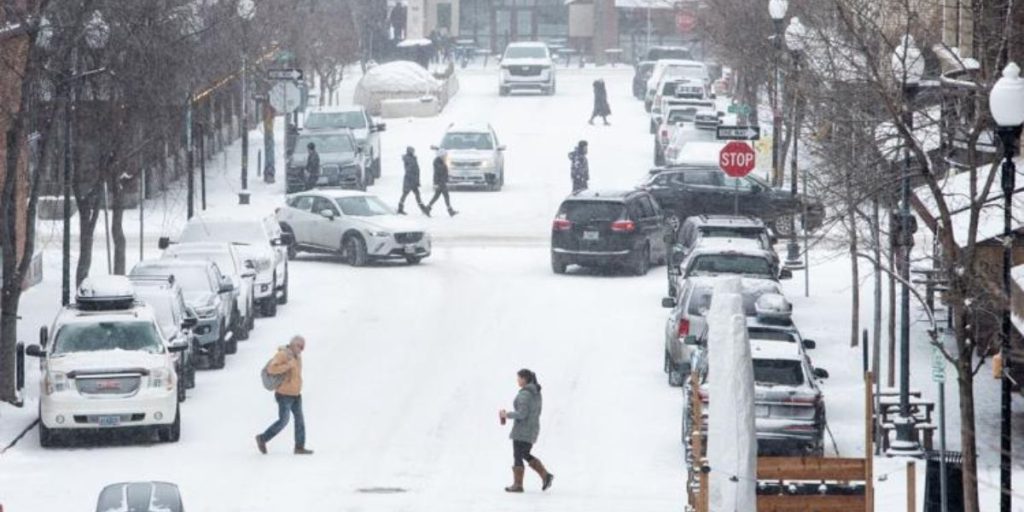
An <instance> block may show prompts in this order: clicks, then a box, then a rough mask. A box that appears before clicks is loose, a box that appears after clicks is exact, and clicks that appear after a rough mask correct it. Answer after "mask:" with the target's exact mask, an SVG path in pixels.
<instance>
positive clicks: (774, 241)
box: [768, 235, 779, 245]
mask: <svg viewBox="0 0 1024 512" xmlns="http://www.w3.org/2000/svg"><path fill="white" fill-rule="evenodd" d="M768 243H770V244H772V245H775V244H777V243H779V237H777V236H775V235H772V236H770V237H768Z"/></svg>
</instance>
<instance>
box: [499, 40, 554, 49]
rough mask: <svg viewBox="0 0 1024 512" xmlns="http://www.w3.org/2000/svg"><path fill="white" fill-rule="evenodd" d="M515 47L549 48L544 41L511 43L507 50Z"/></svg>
mask: <svg viewBox="0 0 1024 512" xmlns="http://www.w3.org/2000/svg"><path fill="white" fill-rule="evenodd" d="M513 46H515V47H529V48H547V47H548V44H547V43H545V42H543V41H517V42H514V43H509V44H508V46H506V48H511V47H513Z"/></svg>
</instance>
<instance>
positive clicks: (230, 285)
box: [217, 281, 235, 293]
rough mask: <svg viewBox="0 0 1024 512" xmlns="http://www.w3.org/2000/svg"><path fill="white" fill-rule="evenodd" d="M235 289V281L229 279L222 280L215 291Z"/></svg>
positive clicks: (231, 290)
mask: <svg viewBox="0 0 1024 512" xmlns="http://www.w3.org/2000/svg"><path fill="white" fill-rule="evenodd" d="M233 291H235V283H232V282H231V281H224V282H222V283H220V288H218V289H217V293H231V292H233Z"/></svg>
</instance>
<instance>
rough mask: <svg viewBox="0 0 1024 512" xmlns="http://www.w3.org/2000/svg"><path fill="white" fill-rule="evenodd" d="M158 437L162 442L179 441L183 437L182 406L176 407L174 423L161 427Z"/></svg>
mask: <svg viewBox="0 0 1024 512" xmlns="http://www.w3.org/2000/svg"><path fill="white" fill-rule="evenodd" d="M157 437H159V438H160V442H162V443H177V442H178V440H179V439H181V406H178V407H176V408H175V409H174V423H171V424H170V425H168V426H166V427H159V428H158V430H157Z"/></svg>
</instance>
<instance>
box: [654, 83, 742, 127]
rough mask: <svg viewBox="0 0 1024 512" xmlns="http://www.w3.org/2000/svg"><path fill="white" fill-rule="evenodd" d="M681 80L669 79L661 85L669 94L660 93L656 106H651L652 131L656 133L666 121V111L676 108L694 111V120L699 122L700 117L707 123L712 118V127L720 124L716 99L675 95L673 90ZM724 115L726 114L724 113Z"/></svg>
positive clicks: (655, 102) (655, 98)
mask: <svg viewBox="0 0 1024 512" xmlns="http://www.w3.org/2000/svg"><path fill="white" fill-rule="evenodd" d="M679 83H681V82H678V81H669V82H667V83H666V84H665V85H662V86H659V87H661V88H663V89H665V90H667V94H665V95H662V94H658V95H656V96H655V97H654V106H653V107H652V108H651V114H650V123H649V126H650V131H651V133H652V134H653V133H656V132H657V130H658V126H660V125H661V124H662V123H664V122H665V115H664V114H665V112H668V111H669V110H671V109H673V108H676V109H688V110H690V112H692V116H693V119H692V121H693V122H695V123H696V122H697V121H698V119H699V120H700V121H701V122H702V123H703V124H704V125H705V126H704V127H705V128H707V124H709V120H708V118H710V123H713V124H711V126H710V127H711V128H714V127H716V126H718V111H717V110H716V108H717V106H716V105H715V102H714V100H704V99H693V98H681V97H677V96H674V95H673V94H672V91H673V90H674V89H675V88H676V85H677V84H679ZM722 115H725V114H724V113H723V114H722Z"/></svg>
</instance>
